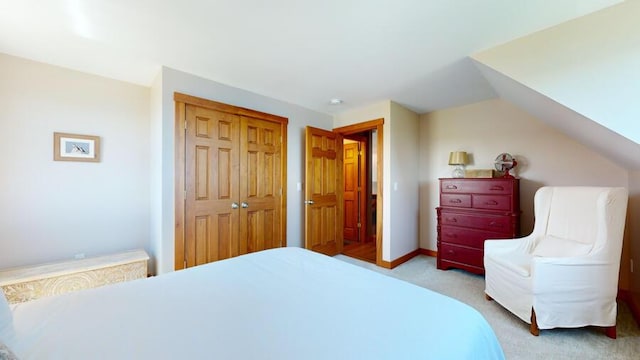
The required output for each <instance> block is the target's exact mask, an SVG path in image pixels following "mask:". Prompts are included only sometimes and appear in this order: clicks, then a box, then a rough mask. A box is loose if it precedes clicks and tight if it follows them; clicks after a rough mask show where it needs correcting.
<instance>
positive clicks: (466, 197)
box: [440, 194, 471, 208]
mask: <svg viewBox="0 0 640 360" xmlns="http://www.w3.org/2000/svg"><path fill="white" fill-rule="evenodd" d="M440 206H453V207H463V208H469V207H471V195H470V194H441V195H440Z"/></svg>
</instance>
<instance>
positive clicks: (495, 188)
mask: <svg viewBox="0 0 640 360" xmlns="http://www.w3.org/2000/svg"><path fill="white" fill-rule="evenodd" d="M489 190H499V191H502V190H504V188H503V187H502V186H499V185H494V186H492V187H491V188H490V189H489Z"/></svg>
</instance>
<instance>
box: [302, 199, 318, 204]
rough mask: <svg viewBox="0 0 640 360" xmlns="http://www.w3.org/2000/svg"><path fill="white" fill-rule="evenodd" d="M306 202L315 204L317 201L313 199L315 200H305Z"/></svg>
mask: <svg viewBox="0 0 640 360" xmlns="http://www.w3.org/2000/svg"><path fill="white" fill-rule="evenodd" d="M304 203H305V204H307V205H313V204H315V203H316V202H315V201H313V200H305V201H304Z"/></svg>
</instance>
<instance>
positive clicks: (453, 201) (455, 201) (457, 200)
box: [449, 199, 462, 204]
mask: <svg viewBox="0 0 640 360" xmlns="http://www.w3.org/2000/svg"><path fill="white" fill-rule="evenodd" d="M449 202H450V203H452V204H460V203H461V202H462V200H460V199H451V200H449Z"/></svg>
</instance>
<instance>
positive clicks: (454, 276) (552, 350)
mask: <svg viewBox="0 0 640 360" xmlns="http://www.w3.org/2000/svg"><path fill="white" fill-rule="evenodd" d="M336 258H337V259H340V260H343V261H346V262H349V263H352V264H355V265H358V266H361V267H365V268H368V269H371V270H374V271H377V272H379V273H382V274H386V275H389V276H393V277H395V278H398V279H401V280H405V281H408V282H410V283H413V284H415V285H418V286H421V287H424V288H427V289H430V290H433V291H436V292H439V293H441V294H444V295H447V296H450V297H452V298H455V299H458V300H460V301H462V302H464V303H466V304H468V305H470V306H472V307H473V308H475V309H476V310H478V311H479V312H480V313H482V315H484V317H485V318H486V319H487V321H488V322H489V324H490V325H491V326H492V327H493V330H494V331H495V333H496V336H497V337H498V340H499V341H500V344H501V345H502V348H503V350H504V354H505V357H506V358H507V359H608V360H614V359H635V360H637V359H640V329H639V328H638V326H637V324H636V323H635V321H634V320H633V317H632V315H631V312H630V311H629V308H628V307H627V305H626V304H625V303H624V302H619V303H618V324H617V332H618V336H617V337H618V338H617V339H615V340H613V339H610V338H608V337H607V336H606V335H605V334H604V332H603V331H602V330H601V329H599V328H595V327H587V328H579V329H552V330H541V331H540V336H537V337H536V336H533V335H531V334H530V333H529V325H528V324H526V323H525V322H523V321H522V320H520V319H519V318H517V317H516V316H515V315H513V314H511V313H510V312H508V311H507V310H505V309H504V308H503V307H501V306H500V305H499V304H498V303H496V302H495V301H487V300H485V297H484V277H483V276H480V275H475V274H471V273H468V272H466V271H463V270H457V269H453V270H447V271H442V270H437V269H436V264H435V262H436V261H435V258H433V257H429V256H424V255H421V256H416V257H414V258H413V259H411V260H409V261H407V262H406V263H404V264H402V265H400V266H398V267H396V268H394V269H392V270H388V269H384V268H381V267H378V266H375V265H373V264H370V263H367V262H364V261H360V260H357V259H354V258H350V257H347V256H344V255H338V256H336Z"/></svg>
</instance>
